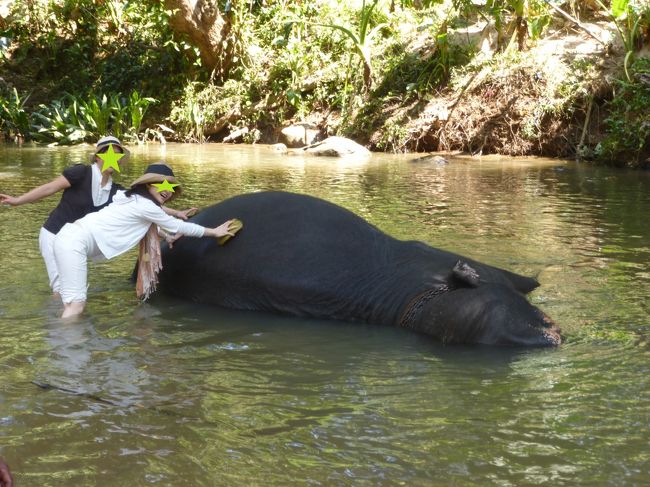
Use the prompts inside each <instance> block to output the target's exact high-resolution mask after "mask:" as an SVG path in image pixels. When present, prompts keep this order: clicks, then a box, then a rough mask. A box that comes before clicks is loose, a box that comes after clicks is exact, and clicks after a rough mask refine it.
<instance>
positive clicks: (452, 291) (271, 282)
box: [159, 192, 561, 346]
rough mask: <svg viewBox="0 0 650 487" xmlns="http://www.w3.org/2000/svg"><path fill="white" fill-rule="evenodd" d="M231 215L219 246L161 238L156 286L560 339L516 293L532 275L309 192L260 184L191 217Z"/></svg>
mask: <svg viewBox="0 0 650 487" xmlns="http://www.w3.org/2000/svg"><path fill="white" fill-rule="evenodd" d="M231 218H238V219H240V220H242V221H243V223H244V228H243V230H241V232H239V233H238V234H237V236H236V237H234V238H233V239H231V240H230V241H229V242H228V243H227V244H226V245H224V246H219V245H218V244H217V242H216V240H211V239H192V238H182V239H180V240H179V241H177V242H176V244H175V245H174V246H173V248H172V249H169V248H168V247H167V246H166V245H164V246H163V270H162V271H161V273H160V283H159V290H160V291H161V292H163V293H166V294H169V295H173V296H177V297H181V298H186V299H190V300H192V301H195V302H198V303H208V304H214V305H219V306H223V307H227V308H233V309H241V310H256V311H270V312H275V313H283V314H287V315H294V316H302V317H313V318H329V319H335V320H342V321H352V322H364V323H373V324H380V325H391V326H400V327H404V328H409V329H412V330H416V331H419V332H422V333H426V334H427V335H431V336H432V337H434V338H436V339H437V340H440V341H442V342H444V343H481V344H495V345H525V346H555V345H559V344H560V341H561V338H560V331H559V329H558V327H557V326H556V325H555V324H554V323H553V322H552V321H551V320H550V319H549V318H548V317H547V316H546V315H545V314H544V313H543V312H542V311H540V310H539V309H538V308H536V307H534V306H533V305H531V304H530V303H529V302H528V301H527V299H526V298H525V297H524V295H525V294H526V293H528V292H530V291H532V290H533V289H535V288H536V287H537V286H539V283H538V282H537V281H536V280H535V279H532V278H529V277H524V276H521V275H518V274H514V273H512V272H508V271H506V270H503V269H499V268H496V267H492V266H489V265H486V264H481V263H479V262H476V261H473V260H471V259H467V258H464V257H462V256H460V255H456V254H453V253H451V252H446V251H443V250H439V249H435V248H432V247H430V246H428V245H425V244H423V243H421V242H415V241H401V240H397V239H395V238H393V237H390V236H389V235H386V234H385V233H383V232H382V231H380V230H379V229H377V228H376V227H374V226H373V225H371V224H369V223H368V222H366V221H365V220H363V219H362V218H360V217H359V216H357V215H355V214H354V213H352V212H350V211H348V210H346V209H344V208H341V207H340V206H337V205H335V204H332V203H329V202H327V201H324V200H322V199H318V198H314V197H311V196H306V195H300V194H293V193H286V192H260V193H252V194H245V195H240V196H236V197H233V198H230V199H228V200H225V201H223V202H221V203H218V204H216V205H213V206H211V207H209V208H207V209H205V210H203V211H202V212H201V213H200V214H199V215H197V216H196V217H194V218H193V219H192V221H193V222H195V223H199V224H201V225H204V226H211V227H214V226H216V225H218V224H220V223H222V222H224V221H225V220H228V219H231Z"/></svg>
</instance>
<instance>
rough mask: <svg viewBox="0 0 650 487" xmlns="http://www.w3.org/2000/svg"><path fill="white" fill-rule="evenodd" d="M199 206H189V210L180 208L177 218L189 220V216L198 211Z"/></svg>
mask: <svg viewBox="0 0 650 487" xmlns="http://www.w3.org/2000/svg"><path fill="white" fill-rule="evenodd" d="M198 211H199V209H198V208H188V209H187V210H179V211H177V212H176V218H180V219H181V220H187V219H188V218H189V217H191V216H194V215H196V214H197V213H198Z"/></svg>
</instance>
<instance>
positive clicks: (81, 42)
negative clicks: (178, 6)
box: [0, 0, 196, 103]
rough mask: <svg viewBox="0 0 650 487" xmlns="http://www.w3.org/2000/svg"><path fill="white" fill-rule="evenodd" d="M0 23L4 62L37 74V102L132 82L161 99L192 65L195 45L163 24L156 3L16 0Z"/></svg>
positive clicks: (122, 89)
mask: <svg viewBox="0 0 650 487" xmlns="http://www.w3.org/2000/svg"><path fill="white" fill-rule="evenodd" d="M6 22H7V25H8V26H9V30H8V32H9V34H8V35H7V37H8V39H9V40H10V41H11V43H12V46H16V49H15V50H14V51H13V52H12V55H11V60H10V62H11V64H12V65H13V66H15V67H20V69H22V70H23V71H24V74H25V75H26V76H28V77H29V78H32V79H38V80H39V81H38V82H39V89H40V90H41V91H42V93H39V94H38V96H36V98H37V100H38V101H43V102H45V101H46V100H48V101H49V100H50V99H57V98H60V97H61V96H62V95H63V93H71V94H73V95H74V96H77V97H80V98H88V97H89V95H90V94H93V93H129V92H131V91H132V90H133V87H134V86H138V90H139V92H140V93H142V94H143V96H155V97H156V98H157V99H158V100H163V101H164V102H166V103H167V102H168V101H170V100H171V99H173V98H175V97H176V96H177V95H178V93H179V92H181V91H182V86H183V84H184V82H185V80H186V79H187V77H188V76H192V75H193V72H194V70H195V69H196V65H195V62H196V51H195V48H194V47H192V46H189V44H187V43H185V42H184V41H183V40H182V39H180V38H178V37H177V36H176V35H175V34H174V33H173V31H172V30H171V29H170V27H169V12H168V11H166V10H165V9H164V5H163V3H162V2H157V1H143V2H117V1H116V0H108V1H106V2H94V1H90V0H61V1H56V2H49V1H33V2H15V3H14V4H13V6H12V11H11V14H10V15H9V17H8V18H7V19H6ZM0 35H2V34H0Z"/></svg>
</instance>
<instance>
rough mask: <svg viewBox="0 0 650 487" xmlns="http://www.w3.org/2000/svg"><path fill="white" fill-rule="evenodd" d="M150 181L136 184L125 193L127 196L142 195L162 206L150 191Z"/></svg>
mask: <svg viewBox="0 0 650 487" xmlns="http://www.w3.org/2000/svg"><path fill="white" fill-rule="evenodd" d="M147 186H148V183H142V184H136V185H135V186H133V187H131V189H129V190H127V191H126V192H125V193H124V195H125V196H133V195H137V196H142V197H143V198H147V199H148V200H150V201H153V202H154V203H155V204H156V205H157V206H162V204H160V203H159V202H158V201H157V200H156V198H154V197H153V196H152V195H151V193H150V192H149V188H147Z"/></svg>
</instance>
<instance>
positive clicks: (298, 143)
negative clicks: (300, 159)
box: [280, 123, 320, 147]
mask: <svg viewBox="0 0 650 487" xmlns="http://www.w3.org/2000/svg"><path fill="white" fill-rule="evenodd" d="M319 135H320V131H319V130H318V128H317V127H316V126H315V125H313V124H310V123H297V124H294V125H290V126H289V127H285V128H283V129H282V131H281V132H280V141H281V142H283V143H284V144H285V145H286V146H287V147H304V146H306V145H311V144H313V143H314V142H316V140H317V139H318V136H319Z"/></svg>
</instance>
